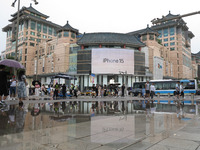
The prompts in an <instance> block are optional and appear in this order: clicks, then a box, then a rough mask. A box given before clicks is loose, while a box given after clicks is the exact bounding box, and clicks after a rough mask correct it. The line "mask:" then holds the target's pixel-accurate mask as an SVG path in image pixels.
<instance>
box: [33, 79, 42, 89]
mask: <svg viewBox="0 0 200 150" xmlns="http://www.w3.org/2000/svg"><path fill="white" fill-rule="evenodd" d="M36 82H37V83H38V84H39V85H40V87H41V82H40V81H38V80H34V81H33V82H32V85H33V86H35V83H36Z"/></svg>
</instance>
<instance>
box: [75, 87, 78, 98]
mask: <svg viewBox="0 0 200 150" xmlns="http://www.w3.org/2000/svg"><path fill="white" fill-rule="evenodd" d="M77 92H78V85H76V86H75V88H74V96H75V97H76V98H77V97H78V95H77Z"/></svg>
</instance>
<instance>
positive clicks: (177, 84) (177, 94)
mask: <svg viewBox="0 0 200 150" xmlns="http://www.w3.org/2000/svg"><path fill="white" fill-rule="evenodd" d="M175 95H176V97H177V99H179V95H180V82H179V81H177V82H176V91H175Z"/></svg>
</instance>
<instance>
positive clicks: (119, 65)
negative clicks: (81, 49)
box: [91, 48, 134, 74]
mask: <svg viewBox="0 0 200 150" xmlns="http://www.w3.org/2000/svg"><path fill="white" fill-rule="evenodd" d="M91 63H92V65H91V66H92V73H94V74H120V72H126V74H134V50H128V49H116V48H95V49H92V62H91Z"/></svg>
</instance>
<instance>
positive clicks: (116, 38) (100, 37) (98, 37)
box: [77, 32, 145, 47]
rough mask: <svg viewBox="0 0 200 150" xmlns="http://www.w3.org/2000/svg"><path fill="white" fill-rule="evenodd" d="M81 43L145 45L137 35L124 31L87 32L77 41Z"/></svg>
mask: <svg viewBox="0 0 200 150" xmlns="http://www.w3.org/2000/svg"><path fill="white" fill-rule="evenodd" d="M77 43H78V44H79V45H94V44H108V45H113V44H116V45H127V46H132V47H141V46H145V44H144V43H142V42H141V41H140V40H139V39H137V38H136V37H135V36H132V35H128V34H122V33H109V32H106V33H104V32H103V33H87V34H84V35H83V36H82V38H81V39H80V40H79V41H78V42H77Z"/></svg>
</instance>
